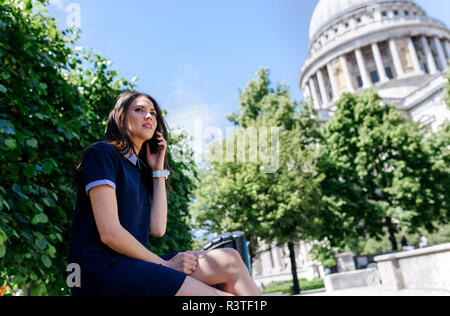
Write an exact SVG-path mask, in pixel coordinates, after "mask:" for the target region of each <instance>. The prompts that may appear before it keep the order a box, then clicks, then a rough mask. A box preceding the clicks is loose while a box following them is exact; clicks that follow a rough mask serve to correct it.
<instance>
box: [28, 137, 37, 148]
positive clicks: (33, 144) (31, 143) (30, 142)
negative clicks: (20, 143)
mask: <svg viewBox="0 0 450 316" xmlns="http://www.w3.org/2000/svg"><path fill="white" fill-rule="evenodd" d="M27 145H28V146H29V147H31V148H34V149H36V148H37V147H38V142H37V140H36V139H34V138H32V139H29V140H27Z"/></svg>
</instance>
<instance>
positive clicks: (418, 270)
mask: <svg viewBox="0 0 450 316" xmlns="http://www.w3.org/2000/svg"><path fill="white" fill-rule="evenodd" d="M375 261H376V262H377V264H378V269H379V273H380V276H381V280H382V283H383V287H384V288H386V289H389V290H400V289H421V290H444V291H450V243H448V244H443V245H438V246H434V247H429V248H423V249H418V250H413V251H405V252H400V253H396V254H390V255H383V256H378V257H375Z"/></svg>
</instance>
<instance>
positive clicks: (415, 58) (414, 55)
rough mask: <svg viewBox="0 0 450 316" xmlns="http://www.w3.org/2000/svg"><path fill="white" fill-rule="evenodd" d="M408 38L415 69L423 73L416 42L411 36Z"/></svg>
mask: <svg viewBox="0 0 450 316" xmlns="http://www.w3.org/2000/svg"><path fill="white" fill-rule="evenodd" d="M406 40H407V41H408V50H409V53H410V54H411V58H412V62H413V64H414V71H415V72H416V73H418V74H423V70H422V68H421V67H420V61H419V56H418V55H417V50H416V47H415V46H414V42H413V40H412V39H411V37H408V38H407V39H406Z"/></svg>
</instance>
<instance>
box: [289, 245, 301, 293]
mask: <svg viewBox="0 0 450 316" xmlns="http://www.w3.org/2000/svg"><path fill="white" fill-rule="evenodd" d="M288 248H289V257H290V258H291V270H292V277H293V279H292V280H293V283H294V286H293V288H292V290H293V294H295V295H298V294H300V284H299V283H298V277H297V263H296V262H295V249H294V243H293V242H289V243H288Z"/></svg>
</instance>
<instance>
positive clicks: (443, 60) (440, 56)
mask: <svg viewBox="0 0 450 316" xmlns="http://www.w3.org/2000/svg"><path fill="white" fill-rule="evenodd" d="M433 41H434V46H436V51H437V54H438V59H439V63H440V64H441V69H442V70H445V69H447V59H446V58H445V54H444V50H443V49H442V43H441V41H440V40H439V37H437V36H434V37H433Z"/></svg>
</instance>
